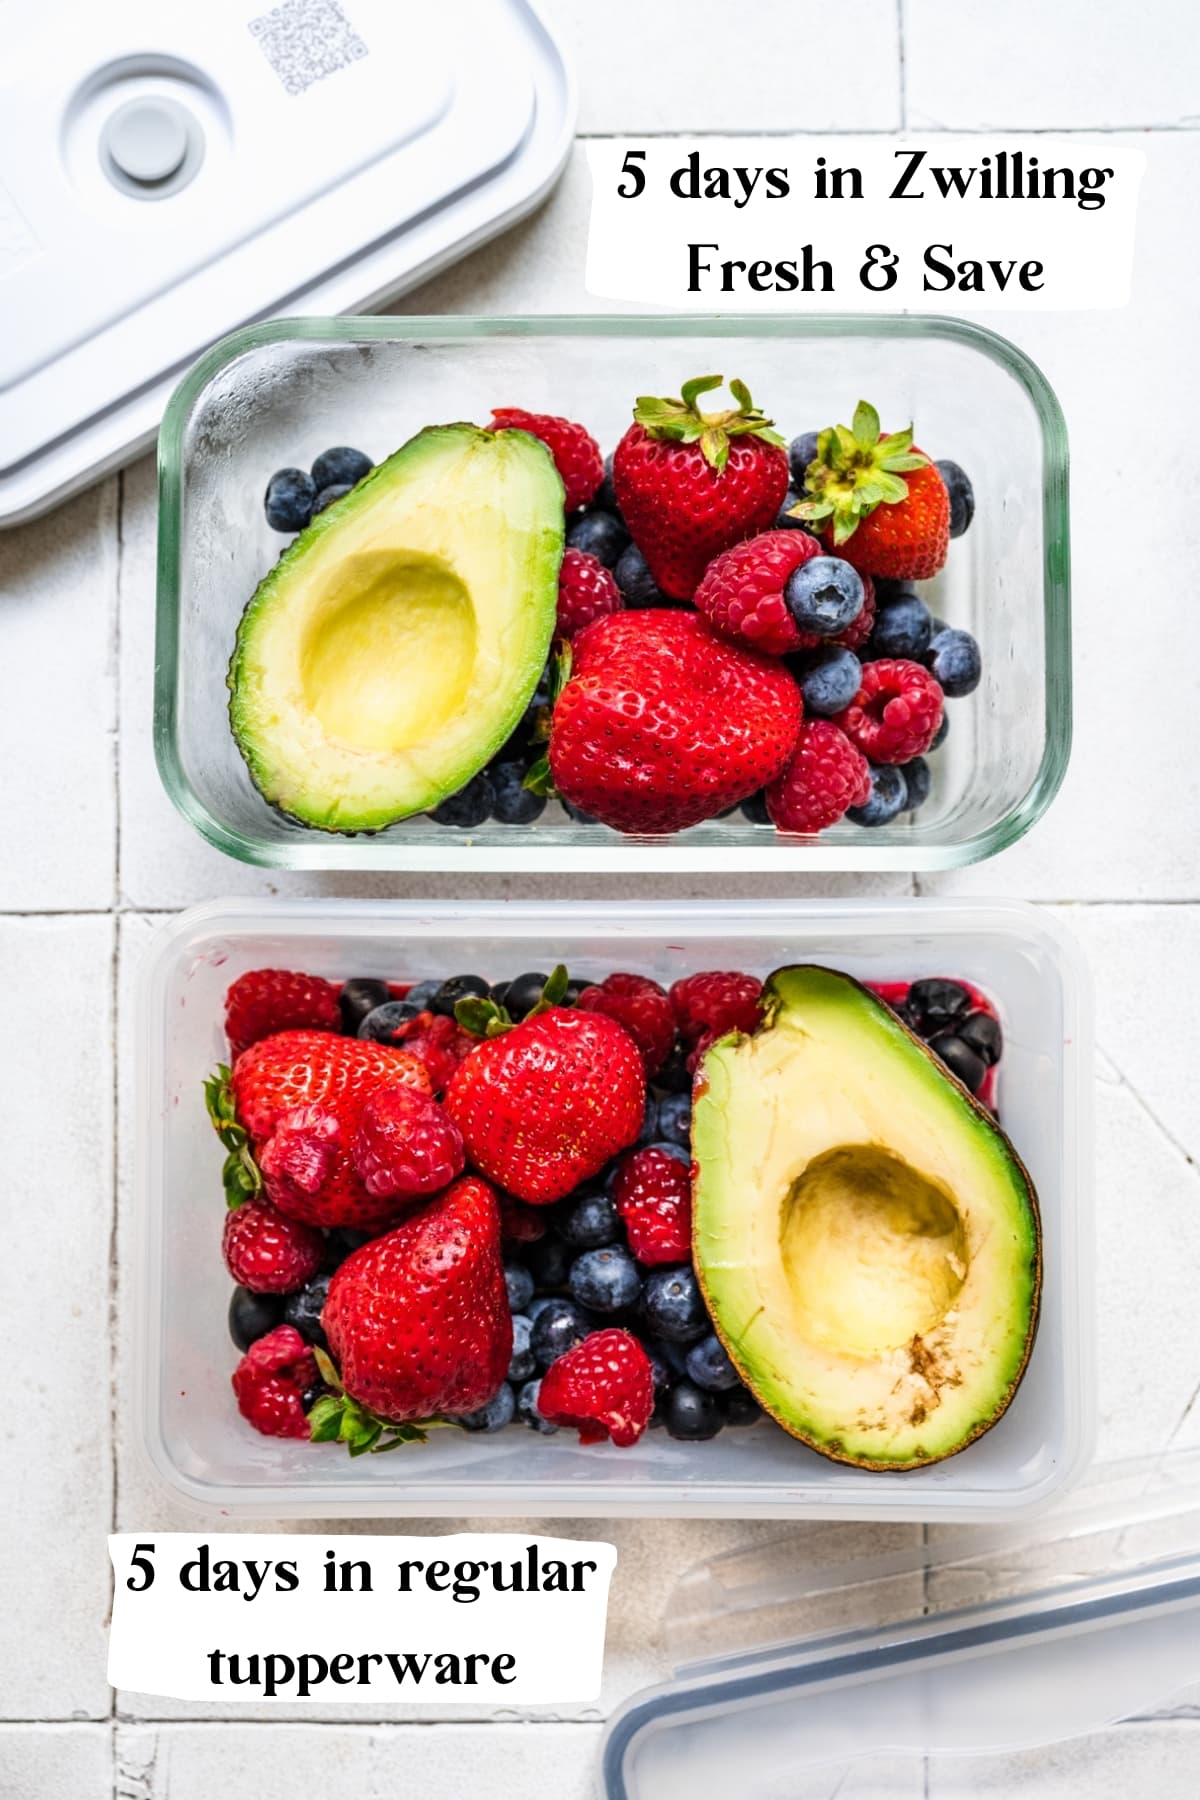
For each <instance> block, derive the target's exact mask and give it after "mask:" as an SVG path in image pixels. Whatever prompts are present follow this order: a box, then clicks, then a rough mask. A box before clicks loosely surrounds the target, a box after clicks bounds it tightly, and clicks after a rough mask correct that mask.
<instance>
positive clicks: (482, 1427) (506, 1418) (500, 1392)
mask: <svg viewBox="0 0 1200 1800" xmlns="http://www.w3.org/2000/svg"><path fill="white" fill-rule="evenodd" d="M516 1410H517V1397H516V1395H515V1394H514V1393H513V1391H512V1389H511V1388H510V1387H509V1385H508V1383H507V1381H502V1382H501V1383H500V1386H499V1387H498V1388H497V1389H496V1391H495V1393H494V1394H493V1395H492V1397H491V1399H490V1400H489V1401H488V1403H487V1405H486V1406H481V1407H479V1408H478V1410H477V1411H476V1412H469V1413H462V1414H461V1415H460V1417H459V1421H458V1422H459V1424H460V1425H461V1426H462V1428H463V1430H464V1431H503V1430H504V1427H505V1426H506V1425H511V1424H512V1422H513V1415H514V1414H515V1412H516Z"/></svg>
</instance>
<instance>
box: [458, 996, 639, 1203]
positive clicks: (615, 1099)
mask: <svg viewBox="0 0 1200 1800" xmlns="http://www.w3.org/2000/svg"><path fill="white" fill-rule="evenodd" d="M645 1104H646V1077H645V1074H644V1072H643V1069H642V1059H641V1055H640V1053H639V1051H638V1047H637V1045H636V1044H635V1043H634V1041H633V1039H632V1038H631V1037H630V1035H629V1033H628V1032H627V1031H626V1030H625V1029H624V1027H623V1026H621V1025H618V1024H617V1022H616V1020H615V1019H609V1018H605V1016H604V1015H603V1014H602V1013H589V1012H578V1011H577V1010H576V1009H575V1008H574V1007H564V1006H552V1007H550V1008H549V1010H548V1011H546V1012H544V1013H539V1014H537V1015H535V1016H534V1017H532V1018H528V1019H524V1020H522V1022H521V1023H520V1024H519V1025H514V1026H513V1027H512V1028H511V1029H510V1030H508V1031H504V1032H502V1033H501V1034H500V1036H498V1037H491V1038H488V1039H486V1040H485V1041H484V1042H483V1043H481V1044H480V1045H479V1046H478V1048H477V1049H476V1050H474V1051H473V1052H472V1054H471V1055H470V1056H469V1057H468V1058H467V1060H466V1061H465V1062H464V1063H461V1064H460V1065H459V1067H458V1069H457V1070H456V1071H455V1073H454V1075H453V1077H452V1079H451V1082H450V1086H449V1087H448V1088H447V1089H446V1101H445V1105H446V1111H447V1112H448V1113H449V1114H450V1117H451V1118H452V1119H453V1120H454V1123H455V1124H456V1125H457V1126H458V1129H459V1130H460V1131H461V1132H462V1136H463V1143H464V1144H465V1145H466V1149H467V1155H468V1156H469V1157H470V1159H471V1161H472V1162H473V1163H474V1164H475V1165H476V1166H477V1167H478V1168H480V1169H482V1171H483V1173H484V1174H485V1175H486V1176H488V1178H489V1179H490V1180H492V1181H496V1182H499V1183H500V1185H501V1186H502V1187H504V1188H507V1189H508V1191H509V1193H511V1194H514V1195H515V1196H516V1198H517V1199H518V1200H528V1201H531V1202H532V1203H533V1204H534V1205H539V1206H544V1205H546V1204H547V1203H548V1202H549V1201H551V1200H561V1199H562V1197H563V1195H564V1194H569V1193H570V1191H571V1189H572V1188H573V1187H577V1186H578V1185H579V1183H580V1182H581V1181H586V1180H587V1178H588V1176H589V1175H596V1174H598V1173H599V1171H600V1170H601V1169H602V1168H603V1167H604V1165H605V1163H606V1162H607V1161H608V1160H609V1158H610V1157H612V1156H615V1155H616V1154H617V1152H618V1150H624V1149H625V1147H626V1145H628V1144H631V1143H632V1142H633V1141H634V1139H635V1138H636V1137H637V1135H638V1132H639V1131H640V1130H641V1126H642V1114H643V1112H644V1110H645Z"/></svg>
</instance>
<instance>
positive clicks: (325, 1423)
mask: <svg viewBox="0 0 1200 1800" xmlns="http://www.w3.org/2000/svg"><path fill="white" fill-rule="evenodd" d="M447 1423H449V1421H448V1420H445V1419H441V1418H432V1419H422V1420H421V1421H420V1423H419V1424H411V1423H407V1422H404V1421H402V1420H397V1419H385V1418H382V1417H381V1416H380V1415H379V1414H378V1413H376V1412H372V1410H371V1408H370V1407H369V1406H363V1405H362V1404H361V1403H360V1402H359V1401H357V1400H352V1399H351V1398H350V1396H349V1395H348V1394H345V1393H339V1394H322V1395H321V1397H320V1399H319V1400H317V1401H316V1402H315V1403H314V1405H313V1409H312V1411H311V1412H310V1413H309V1415H308V1424H309V1435H310V1437H311V1439H312V1442H313V1443H315V1444H331V1443H335V1442H337V1443H342V1444H345V1446H346V1449H347V1450H348V1451H349V1453H350V1455H351V1456H367V1455H368V1454H377V1453H379V1452H381V1451H384V1450H396V1449H398V1448H399V1446H400V1445H401V1444H423V1443H425V1442H426V1440H427V1437H428V1428H429V1427H430V1426H433V1425H444V1424H447Z"/></svg>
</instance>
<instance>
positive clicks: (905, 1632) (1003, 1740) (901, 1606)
mask: <svg viewBox="0 0 1200 1800" xmlns="http://www.w3.org/2000/svg"><path fill="white" fill-rule="evenodd" d="M821 1535H822V1542H821V1544H820V1546H819V1547H817V1546H816V1545H815V1544H814V1542H813V1540H812V1538H807V1539H806V1538H805V1536H804V1534H803V1533H801V1532H793V1533H792V1534H791V1535H790V1536H789V1537H788V1538H786V1539H783V1540H780V1541H778V1542H776V1543H770V1544H758V1545H756V1546H755V1547H754V1548H753V1549H749V1550H746V1551H744V1552H741V1551H733V1552H730V1553H728V1554H726V1555H723V1556H720V1557H717V1558H716V1559H714V1560H713V1561H712V1562H710V1563H707V1564H703V1565H701V1566H699V1567H698V1568H695V1569H693V1570H691V1571H690V1572H689V1574H688V1575H686V1576H685V1577H684V1579H683V1581H682V1582H681V1583H680V1585H679V1587H678V1588H677V1589H676V1591H675V1594H674V1595H673V1596H672V1599H671V1602H670V1604H669V1608H668V1615H667V1620H666V1637H667V1641H668V1644H669V1646H670V1648H671V1650H672V1651H673V1652H675V1653H677V1655H678V1657H679V1659H680V1660H679V1661H678V1663H677V1668H676V1673H675V1676H674V1677H673V1679H672V1680H671V1681H669V1682H667V1683H665V1684H664V1685H662V1686H661V1687H657V1688H654V1689H651V1690H648V1691H646V1692H644V1693H641V1694H637V1695H635V1696H634V1697H633V1699H632V1700H631V1701H629V1702H628V1703H627V1705H626V1706H625V1707H623V1708H622V1709H621V1711H620V1712H618V1713H617V1714H616V1715H615V1716H614V1717H613V1718H612V1719H611V1720H610V1721H609V1724H608V1728H607V1730H606V1733H605V1737H604V1742H603V1747H602V1752H601V1767H600V1772H599V1782H598V1791H599V1793H600V1794H601V1795H602V1796H604V1800H729V1796H731V1795H735V1794H736V1795H737V1796H738V1797H739V1800H829V1797H830V1796H832V1795H835V1794H838V1795H844V1796H846V1797H847V1800H851V1797H852V1800H971V1797H974V1796H979V1797H980V1800H982V1797H983V1796H995V1795H1000V1794H1005V1795H1007V1794H1012V1793H1018V1792H1019V1793H1022V1794H1037V1795H1043V1796H1045V1797H1046V1800H1050V1797H1051V1796H1055V1797H1058V1796H1066V1795H1071V1796H1073V1797H1074V1796H1079V1797H1082V1796H1085V1795H1086V1796H1089V1797H1090V1800H1101V1796H1105V1797H1107V1796H1111V1797H1112V1800H1118V1797H1121V1800H1124V1797H1125V1796H1127V1795H1137V1796H1143V1795H1150V1794H1159V1793H1170V1794H1180V1795H1182V1794H1184V1793H1195V1792H1196V1775H1197V1762H1196V1744H1195V1733H1196V1726H1195V1723H1194V1722H1191V1723H1190V1724H1185V1723H1183V1722H1177V1723H1171V1724H1157V1725H1155V1724H1153V1723H1152V1722H1151V1721H1149V1720H1148V1719H1147V1717H1146V1715H1147V1714H1148V1713H1150V1712H1151V1710H1152V1709H1153V1710H1155V1711H1157V1710H1159V1709H1164V1708H1167V1707H1170V1706H1172V1705H1174V1706H1176V1707H1178V1708H1179V1709H1180V1710H1181V1711H1184V1712H1186V1714H1187V1715H1188V1716H1189V1718H1191V1716H1192V1715H1193V1714H1194V1711H1195V1706H1196V1701H1197V1699H1198V1698H1200V1688H1198V1687H1197V1686H1196V1684H1197V1683H1200V1455H1198V1454H1197V1453H1196V1452H1194V1451H1191V1452H1188V1451H1178V1452H1175V1453H1172V1454H1169V1455H1167V1456H1164V1457H1162V1458H1160V1459H1159V1460H1158V1461H1157V1462H1155V1461H1154V1460H1150V1461H1149V1462H1147V1461H1140V1462H1136V1463H1124V1464H1115V1465H1110V1466H1108V1467H1103V1466H1102V1467H1098V1468H1097V1469H1095V1470H1094V1471H1093V1472H1092V1474H1091V1475H1090V1476H1089V1478H1088V1480H1087V1482H1086V1483H1085V1484H1084V1486H1082V1487H1081V1488H1080V1489H1078V1490H1077V1491H1076V1492H1075V1493H1074V1494H1072V1495H1071V1496H1070V1497H1069V1499H1067V1500H1066V1501H1064V1502H1062V1503H1061V1504H1059V1505H1057V1506H1056V1507H1054V1508H1053V1510H1052V1511H1051V1513H1050V1514H1049V1515H1047V1516H1045V1517H1043V1518H1040V1519H1039V1520H1038V1521H1037V1522H1036V1524H1035V1525H1027V1526H1023V1527H1018V1528H1010V1529H1007V1530H1004V1531H1000V1532H997V1531H992V1530H987V1529H984V1530H980V1529H979V1527H977V1526H976V1527H974V1528H972V1529H970V1530H958V1531H947V1532H939V1533H937V1534H936V1537H933V1538H932V1539H931V1541H930V1542H929V1543H927V1544H926V1545H925V1546H924V1547H923V1548H920V1549H916V1550H912V1551H908V1550H901V1551H896V1552H892V1553H891V1554H889V1555H886V1556H872V1557H862V1556H858V1557H853V1556H852V1557H849V1558H848V1559H847V1558H845V1557H839V1556H838V1554H837V1552H836V1549H833V1553H832V1554H831V1548H832V1547H831V1544H830V1540H829V1535H828V1533H822V1534H821ZM1189 1771H1190V1775H1191V1780H1190V1782H1189V1781H1188V1779H1187V1778H1186V1777H1187V1773H1188V1772H1189Z"/></svg>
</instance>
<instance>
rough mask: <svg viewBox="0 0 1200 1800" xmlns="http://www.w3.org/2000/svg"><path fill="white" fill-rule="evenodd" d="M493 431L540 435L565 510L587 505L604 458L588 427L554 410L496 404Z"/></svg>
mask: <svg viewBox="0 0 1200 1800" xmlns="http://www.w3.org/2000/svg"><path fill="white" fill-rule="evenodd" d="M492 430H493V431H527V432H529V434H530V435H531V436H532V437H535V438H540V439H541V441H542V443H543V444H545V446H546V448H547V450H549V452H550V454H551V456H552V457H553V458H554V466H555V468H556V469H557V470H558V472H559V474H560V475H561V477H562V484H563V489H564V505H565V507H566V510H567V511H568V512H569V513H571V512H577V511H578V510H579V508H580V507H581V506H586V505H587V503H588V501H589V500H590V499H591V498H592V496H593V495H594V494H595V492H596V489H597V488H598V487H599V486H600V483H601V482H602V481H603V480H604V458H603V457H602V456H601V454H600V446H599V444H598V443H597V442H596V440H595V438H594V437H593V436H592V434H591V432H590V431H586V430H585V429H584V427H583V426H582V425H576V424H575V423H574V422H573V421H572V420H571V419H560V418H557V417H556V416H555V415H554V414H553V413H531V412H524V411H523V410H522V409H521V407H519V406H498V407H497V408H496V409H495V411H494V412H493V413H492Z"/></svg>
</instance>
